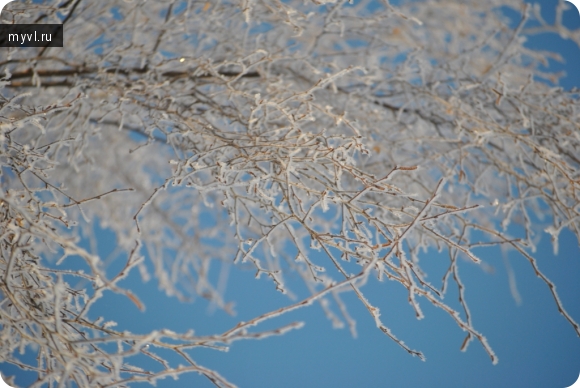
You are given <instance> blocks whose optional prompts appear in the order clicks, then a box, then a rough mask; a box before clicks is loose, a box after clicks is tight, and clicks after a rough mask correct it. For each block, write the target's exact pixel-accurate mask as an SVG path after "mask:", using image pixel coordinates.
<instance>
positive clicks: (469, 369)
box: [0, 1, 580, 388]
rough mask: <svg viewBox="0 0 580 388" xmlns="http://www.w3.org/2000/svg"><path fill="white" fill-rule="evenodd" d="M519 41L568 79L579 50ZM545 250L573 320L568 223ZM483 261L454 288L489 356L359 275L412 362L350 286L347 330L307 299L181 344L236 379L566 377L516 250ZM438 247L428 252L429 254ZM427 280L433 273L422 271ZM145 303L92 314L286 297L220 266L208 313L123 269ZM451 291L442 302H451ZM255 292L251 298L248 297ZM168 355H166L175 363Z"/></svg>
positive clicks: (222, 322) (577, 342)
mask: <svg viewBox="0 0 580 388" xmlns="http://www.w3.org/2000/svg"><path fill="white" fill-rule="evenodd" d="M541 3H542V4H543V8H544V9H546V12H545V14H544V15H545V17H546V19H548V20H551V19H553V11H551V9H552V10H553V8H554V7H555V4H556V1H542V2H541ZM564 24H566V25H567V26H569V27H570V28H578V27H579V26H580V16H579V14H578V12H577V11H576V10H575V9H574V8H572V9H571V10H568V11H567V12H566V13H565V14H564ZM528 44H529V46H530V47H533V48H541V49H550V50H555V51H558V52H560V53H561V54H562V55H563V56H564V58H565V59H566V63H565V64H558V63H555V62H553V63H551V64H550V66H551V68H552V69H562V70H565V71H566V72H567V73H568V75H567V77H565V78H564V79H563V83H562V85H563V86H564V87H565V88H566V89H571V88H573V87H580V71H579V69H580V49H579V48H578V47H576V46H575V45H574V44H573V43H572V42H571V41H566V40H564V39H561V38H560V37H559V36H558V35H556V34H551V35H550V36H540V37H531V38H530V40H529V43H528ZM98 235H99V238H100V240H101V242H102V245H101V251H100V253H101V254H102V255H104V256H106V255H107V253H108V252H110V251H111V250H112V249H113V247H114V244H115V241H114V237H113V236H112V235H111V234H110V233H109V232H107V231H100V232H99V234H98ZM559 252H560V253H559V255H558V256H554V254H553V252H552V246H551V244H550V240H549V235H548V234H544V235H543V236H542V240H541V243H540V246H539V249H538V251H537V252H536V254H535V257H536V258H537V259H538V265H539V267H540V268H541V269H542V270H543V272H544V273H545V275H547V276H548V278H550V279H551V280H552V281H553V282H554V283H555V284H556V286H557V290H558V293H559V295H560V298H561V300H562V303H563V305H564V306H565V307H566V309H567V311H568V313H569V314H570V315H571V316H572V317H573V318H574V319H575V320H576V321H580V298H579V297H580V281H578V280H579V279H580V248H579V245H578V241H577V240H576V238H575V237H574V236H573V235H572V233H570V232H569V231H568V230H565V231H564V232H563V233H562V234H561V236H560V251H559ZM477 253H479V254H480V257H482V258H483V259H484V260H485V261H486V262H487V263H488V264H489V265H490V266H491V267H493V268H494V269H495V270H494V271H493V273H488V272H485V271H483V270H482V269H481V268H480V267H477V266H476V265H472V264H470V263H468V262H464V263H462V265H461V267H460V270H461V272H462V278H463V281H464V283H466V285H467V291H466V297H467V299H468V302H469V306H470V309H471V313H472V318H473V322H474V326H475V328H476V329H477V330H479V331H480V332H482V333H483V334H484V335H485V336H486V337H487V339H488V341H489V343H490V345H491V346H492V347H493V349H494V350H495V352H496V354H497V355H498V357H499V363H498V364H497V365H492V363H491V362H490V359H489V357H488V356H487V354H486V353H485V352H484V350H483V349H482V347H481V345H480V344H479V343H478V342H476V341H473V342H472V343H471V344H470V346H469V348H468V349H467V351H466V352H460V351H459V348H460V346H461V343H462V341H463V339H464V335H465V333H464V332H462V331H461V330H460V329H459V328H458V327H457V326H456V325H455V323H454V322H453V321H452V320H451V318H450V317H449V316H448V315H447V314H446V313H444V312H442V311H440V310H437V309H436V308H434V307H432V306H431V305H430V304H428V303H425V302H424V301H421V307H422V308H423V310H424V314H425V318H424V319H423V320H420V321H418V320H417V319H416V318H415V315H414V311H413V309H412V308H411V307H410V306H409V304H408V303H407V294H406V290H404V289H403V288H402V287H400V285H398V284H395V283H389V282H387V283H386V284H385V283H382V284H379V283H378V282H377V281H373V280H371V281H370V282H369V284H368V285H367V286H365V288H364V289H363V291H365V294H366V295H367V296H368V297H369V298H372V301H373V302H374V303H376V305H377V307H379V308H380V309H381V312H382V316H381V317H382V319H383V322H384V323H385V324H386V325H387V326H389V328H390V329H391V330H392V331H393V332H394V333H395V334H396V335H397V336H398V337H399V338H400V339H402V340H403V341H405V343H406V344H407V345H409V346H410V347H411V348H413V349H416V350H421V351H422V352H423V353H424V354H425V356H426V358H427V361H426V362H422V361H421V360H419V359H418V358H416V357H412V356H410V355H409V354H407V353H406V352H405V351H404V350H402V349H401V348H400V347H399V346H398V345H397V344H396V343H394V342H393V341H391V340H390V339H389V338H388V337H386V336H385V335H384V334H382V333H381V332H380V331H379V330H378V329H377V328H376V326H375V324H374V321H373V319H372V318H371V316H370V315H369V314H368V312H367V311H366V310H365V309H364V307H363V306H362V304H361V303H360V302H359V301H358V300H356V297H355V296H354V295H353V294H344V299H345V300H346V302H347V305H348V307H349V311H350V313H351V315H352V316H353V317H355V318H356V320H357V330H358V338H356V339H354V338H352V337H351V335H350V334H349V332H348V329H342V330H336V329H333V328H332V326H331V323H330V322H329V321H328V320H327V319H326V318H325V316H324V314H323V312H322V309H321V308H320V307H319V306H317V305H313V306H310V307H307V308H304V309H302V310H297V311H294V312H292V313H290V314H288V315H285V316H283V317H279V318H277V319H275V320H273V321H271V322H267V323H266V324H264V325H263V326H261V328H263V329H265V328H273V327H277V326H281V325H283V324H285V323H288V322H291V321H304V322H306V325H305V326H304V327H303V328H302V329H300V330H295V331H291V332H289V333H287V334H286V335H284V336H281V337H270V338H268V339H265V340H262V341H241V342H236V343H234V344H233V345H232V347H231V349H230V351H229V352H218V351H215V350H210V349H199V350H195V351H194V352H192V354H193V356H194V358H195V360H196V361H198V362H199V363H200V364H201V365H204V366H206V367H209V368H213V369H215V370H217V371H218V372H219V373H220V374H221V375H222V376H224V377H226V378H227V379H228V380H229V381H231V382H233V383H235V384H237V385H238V386H240V387H298V386H300V387H319V386H333V387H354V386H359V387H474V388H475V387H492V386H493V387H542V388H543V387H554V388H560V387H567V386H569V385H571V384H572V383H573V382H574V381H575V380H576V378H577V377H578V373H579V372H580V338H578V336H577V335H576V333H575V332H574V330H573V329H572V327H571V326H570V325H569V324H568V322H567V321H566V320H565V319H564V318H563V317H562V316H561V315H560V314H559V313H558V311H557V309H556V306H555V304H554V301H553V299H552V297H551V295H550V292H549V289H548V287H547V286H546V285H545V284H544V283H543V282H542V281H541V280H540V279H538V278H537V277H536V276H535V274H534V272H533V270H532V268H531V266H530V265H529V264H528V263H527V261H526V260H525V259H524V258H523V257H521V256H519V255H517V254H513V253H509V254H508V255H507V256H505V257H504V256H503V255H502V253H501V251H500V250H499V249H496V248H492V249H486V250H482V251H480V252H477ZM437 256H438V253H437V252H430V253H429V255H428V258H429V260H433V261H434V262H435V261H436V260H437ZM508 262H509V267H511V268H512V269H513V272H514V273H515V276H516V281H517V287H518V291H519V293H520V295H521V300H522V302H521V303H520V304H518V303H516V301H515V300H514V298H512V297H511V293H510V283H509V280H508V270H507V268H508V267H507V266H506V263H508ZM432 279H434V280H435V279H437V277H435V276H434V277H433V278H432ZM128 284H129V285H131V288H132V289H133V290H134V292H135V293H136V294H138V295H139V297H140V298H141V299H142V300H143V301H144V302H145V304H146V305H147V311H146V312H145V313H141V312H140V311H139V310H137V309H136V307H135V306H134V305H133V304H131V303H130V302H129V301H127V300H126V299H125V298H115V297H113V298H106V299H105V300H106V301H107V303H100V304H97V305H96V306H95V309H94V311H93V312H92V313H93V315H92V317H93V318H95V317H96V316H98V315H104V316H105V317H106V318H107V319H108V320H110V319H112V320H115V321H117V322H118V324H119V325H118V326H117V329H120V330H124V329H127V330H131V331H132V332H135V333H145V332H147V331H150V330H152V329H159V328H162V327H168V328H170V329H172V330H174V331H179V332H185V331H187V330H189V329H191V328H193V329H195V330H196V332H197V333H198V334H200V335H203V334H213V333H219V332H221V331H224V330H227V329H229V328H230V327H232V326H234V325H235V324H236V323H237V322H239V321H240V320H248V319H250V318H252V317H254V316H257V315H259V314H261V313H264V312H267V311H270V310H273V309H275V308H278V307H281V306H285V305H287V304H288V303H289V301H288V299H287V298H286V297H285V296H283V295H281V294H279V293H277V292H274V287H273V285H272V282H271V281H269V280H268V279H267V278H265V277H264V278H262V279H260V280H255V279H254V273H253V272H242V271H238V270H235V269H233V268H232V269H231V270H230V282H229V285H228V288H227V292H226V300H234V301H235V302H236V311H237V312H238V315H237V316H235V317H230V316H228V315H227V314H225V313H224V312H222V311H220V310H216V311H214V312H211V313H210V312H209V311H210V309H209V308H208V307H209V306H208V304H207V303H206V302H205V301H204V300H197V301H196V302H195V303H194V304H182V303H179V302H178V301H177V300H175V299H169V298H166V297H165V296H164V295H162V294H160V293H159V292H158V291H157V285H156V283H155V281H154V280H153V281H150V282H148V283H145V284H144V283H142V281H141V279H140V277H139V276H138V274H137V273H136V272H135V273H134V274H133V275H132V277H130V278H129V279H128V283H125V285H126V286H127V285H128ZM456 300H457V293H456V291H453V290H451V291H449V293H448V295H447V296H446V301H448V302H449V303H454V301H456ZM256 301H259V303H256ZM175 366H176V365H175ZM0 370H1V371H2V373H4V374H7V375H16V379H15V381H16V383H17V384H19V385H20V386H26V385H28V384H30V383H31V382H33V381H34V379H35V377H34V375H32V374H30V373H25V372H21V371H19V370H18V368H16V367H14V366H10V365H6V364H1V365H0ZM194 385H195V386H196V387H211V386H213V385H212V384H210V383H209V381H207V380H206V379H205V378H203V377H200V376H198V375H195V374H189V375H182V376H181V377H180V378H179V380H177V381H174V380H173V379H171V378H168V379H165V380H161V381H160V382H159V383H158V386H159V387H188V386H194Z"/></svg>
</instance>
